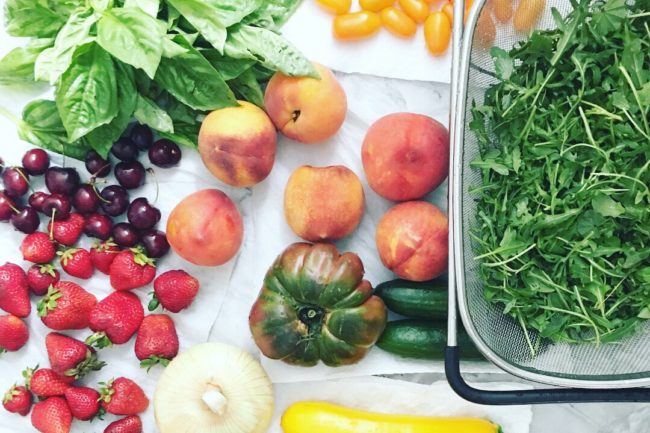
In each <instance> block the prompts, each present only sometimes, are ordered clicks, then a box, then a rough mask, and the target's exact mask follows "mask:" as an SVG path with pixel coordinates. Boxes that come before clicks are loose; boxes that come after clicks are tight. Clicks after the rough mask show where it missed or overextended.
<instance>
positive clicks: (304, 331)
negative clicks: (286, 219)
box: [249, 243, 387, 367]
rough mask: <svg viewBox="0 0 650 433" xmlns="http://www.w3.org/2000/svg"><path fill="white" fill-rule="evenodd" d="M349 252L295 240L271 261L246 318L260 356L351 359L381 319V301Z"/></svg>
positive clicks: (309, 362) (361, 352) (334, 362)
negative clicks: (271, 263)
mask: <svg viewBox="0 0 650 433" xmlns="http://www.w3.org/2000/svg"><path fill="white" fill-rule="evenodd" d="M363 274H364V269H363V264H362V263H361V260H360V259H359V257H358V256H357V255H356V254H354V253H344V254H340V253H339V251H338V250H337V249H336V247H335V246H334V245H331V244H308V243H296V244H293V245H290V246H289V247H288V248H287V249H286V250H285V251H284V252H283V253H282V254H281V255H280V256H279V257H278V258H277V259H276V261H275V262H274V263H273V265H272V266H271V268H270V269H269V271H268V272H267V274H266V277H265V278H264V285H263V287H262V290H261V292H260V294H259V297H258V298H257V300H256V301H255V304H254V305H253V307H252V309H251V312H250V316H249V324H250V328H251V332H252V334H253V338H254V339H255V343H256V344H257V347H259V349H260V350H261V351H262V353H263V354H264V356H267V357H269V358H271V359H280V360H282V361H284V362H286V363H289V364H295V365H302V366H314V365H316V364H317V363H318V362H319V360H320V361H322V362H323V363H325V364H326V365H329V366H333V367H336V366H340V365H348V364H354V363H356V362H358V361H359V360H361V358H363V357H364V356H365V354H366V353H367V352H368V351H369V350H370V348H371V347H372V346H373V344H374V343H375V341H376V340H377V338H378V337H379V335H380V334H381V332H382V331H383V329H384V326H385V324H386V317H387V312H386V307H385V306H384V303H383V301H382V300H381V299H380V298H379V297H377V296H373V292H372V286H371V285H370V283H369V282H368V281H367V280H364V279H363Z"/></svg>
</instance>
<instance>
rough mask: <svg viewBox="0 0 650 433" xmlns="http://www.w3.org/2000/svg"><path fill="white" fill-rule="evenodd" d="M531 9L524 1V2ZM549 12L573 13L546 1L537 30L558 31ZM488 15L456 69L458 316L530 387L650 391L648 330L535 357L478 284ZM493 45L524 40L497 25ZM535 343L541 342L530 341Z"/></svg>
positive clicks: (489, 71)
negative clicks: (476, 108)
mask: <svg viewBox="0 0 650 433" xmlns="http://www.w3.org/2000/svg"><path fill="white" fill-rule="evenodd" d="M521 1H525V0H521ZM551 7H555V8H556V9H557V10H558V11H559V12H560V13H561V14H563V15H564V14H567V13H568V12H569V11H570V10H571V9H572V7H571V5H570V3H569V1H568V0H554V1H553V0H547V4H546V7H545V11H544V15H543V16H542V18H541V19H540V21H539V22H538V23H537V24H536V28H537V29H547V28H552V27H554V26H555V23H554V21H553V19H552V16H551ZM482 13H490V10H489V7H488V6H487V5H486V0H482V1H479V0H477V1H476V2H475V4H474V6H473V9H472V13H471V14H470V16H469V18H468V20H467V24H466V28H465V35H464V39H463V42H462V44H463V45H462V49H461V51H460V52H459V53H458V54H460V55H459V56H457V58H456V59H455V61H457V62H459V64H457V65H455V68H457V75H456V76H455V77H454V78H455V79H457V80H458V81H457V83H455V84H456V90H457V91H456V93H455V94H454V95H455V97H456V98H457V99H456V100H455V105H456V110H455V113H453V118H452V123H453V124H454V125H455V126H456V131H455V133H454V134H453V135H454V143H453V146H454V157H453V169H452V182H453V187H452V188H451V190H452V195H451V197H450V199H451V200H450V201H451V203H450V208H451V211H452V212H451V218H450V219H451V221H452V232H453V236H454V238H453V244H454V247H453V251H454V256H453V259H452V261H453V265H454V269H455V279H456V288H457V294H458V299H457V302H458V305H459V311H460V315H461V317H462V319H463V323H464V325H465V328H466V330H467V331H468V333H469V334H470V336H471V337H472V339H473V340H474V341H475V343H476V345H477V347H478V348H479V349H480V350H481V351H482V352H483V353H484V355H485V356H486V357H487V358H488V359H489V360H490V361H492V362H493V363H494V364H496V365H497V366H499V367H501V368H502V369H504V370H506V371H508V372H510V373H513V374H515V375H517V376H520V377H522V378H525V379H529V380H534V381H537V382H542V383H547V384H551V385H559V386H573V387H580V388H622V387H631V386H641V385H648V384H650V324H647V323H646V325H645V326H643V327H640V329H639V331H638V332H637V333H636V334H635V335H634V336H632V337H629V338H627V339H624V340H622V341H620V342H618V343H615V344H614V343H610V344H602V345H600V346H597V345H595V344H589V343H584V344H568V343H552V342H549V341H542V342H540V348H539V351H538V354H537V355H536V356H532V355H531V352H530V349H529V345H528V343H527V341H526V336H525V335H524V332H523V330H522V329H521V327H520V326H519V324H517V323H516V322H515V321H514V320H512V319H511V318H510V317H508V316H505V315H504V314H503V313H502V310H503V308H502V306H497V305H493V304H491V303H489V302H488V301H486V300H485V298H484V294H483V287H482V284H481V281H480V279H479V276H478V274H479V262H478V261H477V260H475V258H474V257H475V254H474V249H473V245H472V240H471V236H470V231H471V230H472V229H473V228H475V227H476V202H475V198H476V196H474V195H473V194H472V193H471V192H470V190H471V188H473V187H476V186H477V185H480V183H481V172H480V170H478V169H474V168H471V167H470V163H471V161H472V160H473V159H475V157H476V156H477V155H478V152H479V148H478V142H477V139H476V137H475V136H474V134H473V132H472V131H471V130H470V128H469V123H470V122H471V121H472V114H471V107H472V103H473V102H474V101H475V102H476V103H477V104H479V105H480V104H481V103H482V102H483V96H484V94H485V90H486V89H487V88H488V87H489V86H490V85H491V84H494V83H496V82H497V81H496V78H495V76H494V65H493V61H492V59H491V58H490V55H489V49H486V48H483V46H482V45H483V44H481V35H480V34H478V33H477V31H476V28H477V27H476V26H477V22H478V19H479V17H480V14H482ZM496 34H497V36H496V40H495V45H497V46H499V47H501V48H503V49H505V50H510V49H511V48H512V47H513V45H514V44H515V43H516V42H518V41H520V40H522V39H523V38H525V37H526V35H522V34H521V33H517V32H515V30H514V28H513V26H512V24H511V23H510V24H506V25H497V33H496ZM529 338H531V339H532V340H533V341H535V340H536V339H537V338H538V336H537V335H536V334H534V333H531V334H530V335H529Z"/></svg>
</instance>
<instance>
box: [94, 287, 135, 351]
mask: <svg viewBox="0 0 650 433" xmlns="http://www.w3.org/2000/svg"><path fill="white" fill-rule="evenodd" d="M142 319H144V309H143V308H142V304H141V303H140V299H138V297H137V296H136V295H134V294H133V293H131V292H113V293H112V294H110V295H108V296H107V297H106V298H104V299H102V300H101V301H99V303H98V304H97V305H95V307H94V308H93V309H92V311H91V312H90V329H92V330H93V331H95V334H93V335H91V336H90V337H89V338H88V339H87V340H86V343H88V344H91V345H95V346H97V347H99V348H102V347H107V346H110V345H112V344H124V343H126V342H127V341H129V340H130V339H131V337H133V334H135V333H136V331H137V330H138V328H139V327H140V323H142Z"/></svg>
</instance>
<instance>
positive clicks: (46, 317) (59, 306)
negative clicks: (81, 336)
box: [37, 281, 97, 331]
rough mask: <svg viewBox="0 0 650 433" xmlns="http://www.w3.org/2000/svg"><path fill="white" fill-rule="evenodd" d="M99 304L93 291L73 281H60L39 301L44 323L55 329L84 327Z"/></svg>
mask: <svg viewBox="0 0 650 433" xmlns="http://www.w3.org/2000/svg"><path fill="white" fill-rule="evenodd" d="M95 304H97V298H96V297H95V295H93V294H92V293H90V292H88V291H86V290H85V289H84V288H83V287H81V286H80V285H78V284H77V283H73V282H72V281H59V282H58V283H56V284H55V285H53V286H50V288H49V289H48V290H47V294H46V295H45V296H44V297H43V298H41V300H40V301H38V304H37V310H38V316H39V317H40V318H41V321H43V324H44V325H45V326H47V327H48V328H50V329H53V330H55V331H64V330H72V329H84V328H87V327H88V324H89V321H90V311H91V310H92V309H93V307H94V306H95Z"/></svg>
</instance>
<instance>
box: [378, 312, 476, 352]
mask: <svg viewBox="0 0 650 433" xmlns="http://www.w3.org/2000/svg"><path fill="white" fill-rule="evenodd" d="M377 346H378V347H379V348H381V349H382V350H385V351H386V352H390V353H394V354H395V355H400V356H404V357H406V358H417V359H432V360H442V359H444V358H445V347H446V346H447V323H446V322H441V321H437V322H430V321H426V320H413V319H405V320H396V321H393V322H388V323H387V324H386V329H385V330H384V333H383V334H381V337H379V340H378V341H377ZM458 347H459V348H460V359H463V360H485V358H483V356H482V355H481V353H480V352H479V351H478V349H476V347H475V346H474V343H472V341H471V340H470V338H469V336H468V335H467V333H466V332H465V331H464V330H462V329H459V330H458Z"/></svg>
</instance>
